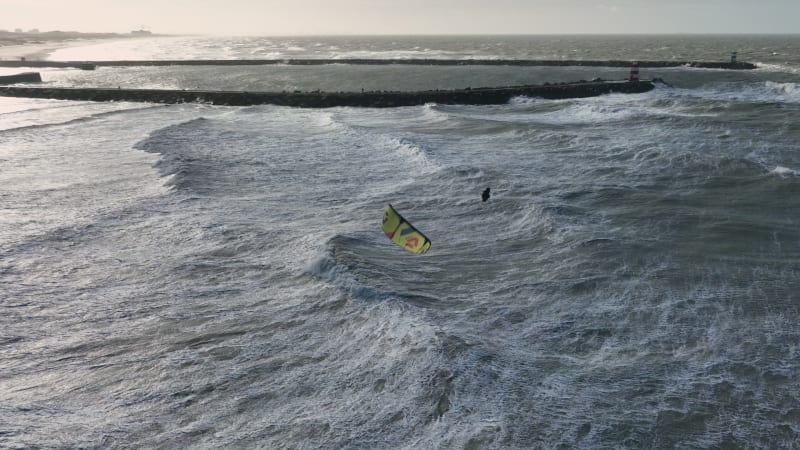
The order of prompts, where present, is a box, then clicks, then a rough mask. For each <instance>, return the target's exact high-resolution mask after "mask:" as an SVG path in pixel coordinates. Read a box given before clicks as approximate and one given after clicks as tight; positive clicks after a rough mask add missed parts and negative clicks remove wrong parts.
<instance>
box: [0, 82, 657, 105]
mask: <svg viewBox="0 0 800 450" xmlns="http://www.w3.org/2000/svg"><path fill="white" fill-rule="evenodd" d="M654 87H655V85H654V84H653V82H652V81H595V82H589V81H586V82H577V83H557V84H546V85H524V86H507V87H482V88H466V89H454V90H433V91H413V92H406V91H369V92H324V91H312V92H300V91H295V92H244V91H199V90H162V89H119V88H118V89H97V88H28V87H17V86H8V87H0V96H6V97H29V98H49V99H58V100H82V101H87V100H88V101H106V102H107V101H128V102H149V103H193V102H196V103H208V104H213V105H227V106H250V105H264V104H271V105H280V106H295V107H302V108H330V107H335V106H357V107H371V108H387V107H397V106H415V105H424V104H425V103H439V104H451V105H457V104H461V105H497V104H503V103H507V102H508V101H509V100H511V99H512V98H513V97H521V96H525V97H539V98H546V99H567V98H581V97H595V96H598V95H603V94H610V93H631V94H632V93H641V92H647V91H650V90H652V89H653V88H654Z"/></svg>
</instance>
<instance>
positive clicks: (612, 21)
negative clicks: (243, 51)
mask: <svg viewBox="0 0 800 450" xmlns="http://www.w3.org/2000/svg"><path fill="white" fill-rule="evenodd" d="M0 11H2V13H0V29H9V30H13V29H16V28H21V29H24V30H28V29H31V28H38V29H40V30H42V31H45V30H65V31H66V30H74V31H85V32H128V31H130V30H132V29H137V28H139V27H140V26H145V27H146V28H148V29H150V30H151V31H153V32H155V33H175V34H182V33H191V34H225V35H297V34H559V33H567V34H574V33H800V0H760V1H756V0H638V1H637V0H596V1H591V0H0Z"/></svg>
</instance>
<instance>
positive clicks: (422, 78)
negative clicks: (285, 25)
mask: <svg viewBox="0 0 800 450" xmlns="http://www.w3.org/2000/svg"><path fill="white" fill-rule="evenodd" d="M622 42H625V43H626V44H625V45H627V46H623V45H622V44H621V43H622ZM798 44H800V39H799V38H797V37H780V36H779V37H747V36H738V37H737V36H730V37H681V38H668V37H638V38H624V40H623V38H614V37H607V38H602V39H601V38H592V37H547V38H536V37H527V38H526V37H447V38H434V37H418V38H402V37H396V38H386V37H382V38H322V37H319V38H239V39H233V38H162V39H143V40H128V41H120V42H114V43H109V44H101V45H97V46H90V47H83V48H75V49H65V50H62V51H59V52H56V53H54V54H53V55H52V56H51V57H52V58H54V59H78V60H82V59H113V58H114V57H117V58H120V59H135V58H141V59H149V58H159V57H163V58H171V59H172V58H179V57H187V58H189V57H192V58H215V57H219V58H237V57H253V58H255V57H272V56H273V55H274V57H304V56H305V57H339V56H341V57H428V56H430V57H448V58H450V57H471V56H477V57H498V58H503V57H514V58H517V57H539V56H541V57H547V58H555V57H565V58H567V57H570V55H573V54H579V55H583V57H585V58H587V59H601V58H620V57H623V58H630V59H669V58H672V57H674V58H679V59H725V58H727V57H728V52H729V51H731V50H738V51H739V58H740V59H741V60H748V61H753V62H758V63H760V66H761V67H760V68H759V69H758V70H755V71H752V72H726V71H719V70H698V69H688V68H676V69H665V70H660V71H649V70H643V71H642V75H643V76H644V77H651V76H659V77H662V78H664V80H665V81H667V82H668V83H669V84H670V85H671V86H667V85H660V86H658V88H657V89H656V90H654V91H652V92H649V93H646V94H637V95H607V96H602V97H597V98H588V99H575V100H560V101H550V100H542V99H536V98H516V99H514V100H513V101H512V102H510V103H509V104H507V105H499V106H449V105H447V106H446V105H436V104H428V105H425V106H419V107H407V108H388V109H359V108H331V109H318V110H314V109H299V108H284V107H276V106H257V107H248V108H231V107H215V106H208V105H191V104H186V105H170V106H163V105H151V104H136V103H88V102H67V101H49V100H33V99H12V98H0V286H2V288H0V309H2V312H3V314H0V362H1V364H0V447H1V448H129V447H133V448H326V449H327V448H348V449H350V448H369V449H372V448H409V449H410V448H448V449H449V448H459V449H494V448H498V449H500V448H502V449H505V448H519V449H523V448H524V449H528V448H764V449H774V448H794V447H797V446H798V442H799V440H800V398H799V396H798V392H800V389H799V388H800V374H798V367H799V366H798V362H799V358H800V354H799V352H800V347H799V346H800V329H798V325H797V323H798V319H800V304H799V303H798V294H797V293H798V292H800V231H798V209H799V208H800V153H799V152H798V142H800V125H798V123H800V121H799V120H798V119H800V90H798V83H800V73H798V71H797V68H798V63H799V62H800V59H798V56H797V55H796V52H795V53H792V51H791V49H792V48H794V49H796V48H797V46H798ZM648 55H653V56H652V57H647V56H648ZM715 55H718V56H715ZM625 75H626V74H625V71H624V70H620V69H603V68H512V67H505V68H504V67H495V68H485V67H469V66H464V67H413V66H412V67H351V66H345V65H333V66H321V67H292V66H273V67H270V66H265V67H255V68H253V67H249V68H248V67H239V68H237V67H226V68H219V67H217V68H190V67H182V68H105V67H103V68H100V69H98V70H97V71H94V72H86V71H78V70H47V71H44V72H43V78H44V79H45V83H47V84H50V85H57V86H116V85H120V86H125V87H138V86H141V87H169V88H177V89H181V88H187V89H189V88H197V87H200V88H207V89H231V90H237V89H244V90H256V89H261V90H283V89H286V90H290V89H323V90H357V89H360V88H367V89H427V88H454V87H465V86H482V85H488V86H497V85H504V84H519V83H539V82H545V81H550V82H553V81H567V80H572V79H589V78H593V77H596V76H599V77H602V78H606V79H615V78H617V79H618V78H624V77H625ZM487 186H490V187H491V189H492V193H493V196H492V198H491V199H490V200H489V201H488V202H486V203H483V202H481V200H480V193H481V191H482V190H483V189H485V188H486V187H487ZM386 203H392V204H393V205H394V206H395V207H396V208H397V209H398V210H399V211H400V212H401V213H402V214H403V215H404V216H405V217H406V218H407V219H409V220H410V221H411V222H412V223H413V224H414V225H415V226H417V227H418V228H419V229H420V230H422V231H423V232H425V233H426V234H427V235H428V236H429V237H430V238H431V240H432V241H433V246H432V248H431V250H430V252H429V253H427V254H425V255H422V256H417V255H412V254H410V253H405V252H403V251H402V250H401V249H400V248H399V247H396V246H394V245H393V244H392V243H391V242H390V241H389V240H388V239H387V238H386V237H385V236H384V235H383V234H382V233H381V230H380V221H381V218H382V209H383V206H384V205H385V204H386Z"/></svg>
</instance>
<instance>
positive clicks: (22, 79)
mask: <svg viewBox="0 0 800 450" xmlns="http://www.w3.org/2000/svg"><path fill="white" fill-rule="evenodd" d="M41 82H42V76H41V75H40V74H39V72H23V73H18V74H14V75H3V76H0V84H16V83H41Z"/></svg>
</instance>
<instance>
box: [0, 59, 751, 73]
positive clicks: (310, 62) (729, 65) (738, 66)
mask: <svg viewBox="0 0 800 450" xmlns="http://www.w3.org/2000/svg"><path fill="white" fill-rule="evenodd" d="M633 62H634V61H622V60H566V59H558V60H539V59H352V58H349V59H348V58H342V59H213V60H211V59H205V60H203V59H199V60H198V59H192V60H152V61H132V60H120V61H0V67H77V68H82V67H83V68H85V67H87V66H92V65H93V66H96V67H133V66H255V65H270V64H285V65H296V66H319V65H326V64H350V65H393V64H394V65H421V66H528V67H533V66H588V67H631V65H632V64H633ZM637 62H638V63H639V67H642V68H647V67H651V68H652V67H682V66H683V67H696V68H703V69H730V70H751V69H755V68H756V67H757V66H756V65H755V64H752V63H748V62H719V61H637Z"/></svg>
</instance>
